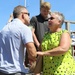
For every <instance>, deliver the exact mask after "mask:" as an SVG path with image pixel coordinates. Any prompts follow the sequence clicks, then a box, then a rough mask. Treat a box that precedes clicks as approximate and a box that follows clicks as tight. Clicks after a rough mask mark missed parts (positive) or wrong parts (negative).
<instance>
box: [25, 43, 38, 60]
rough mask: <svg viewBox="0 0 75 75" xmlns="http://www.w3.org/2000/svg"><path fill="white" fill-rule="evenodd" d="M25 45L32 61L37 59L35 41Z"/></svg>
mask: <svg viewBox="0 0 75 75" xmlns="http://www.w3.org/2000/svg"><path fill="white" fill-rule="evenodd" d="M25 46H26V49H27V53H28V58H29V59H30V60H32V61H35V60H36V56H37V54H36V48H35V46H34V43H33V42H29V43H27V44H26V45H25Z"/></svg>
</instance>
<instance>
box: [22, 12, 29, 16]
mask: <svg viewBox="0 0 75 75" xmlns="http://www.w3.org/2000/svg"><path fill="white" fill-rule="evenodd" d="M22 13H23V14H27V15H28V16H30V13H25V12H22Z"/></svg>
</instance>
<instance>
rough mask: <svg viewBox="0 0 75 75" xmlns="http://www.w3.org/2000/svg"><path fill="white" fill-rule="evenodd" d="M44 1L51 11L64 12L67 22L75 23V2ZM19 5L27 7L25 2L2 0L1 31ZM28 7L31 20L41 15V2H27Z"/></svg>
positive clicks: (74, 27) (29, 0)
mask: <svg viewBox="0 0 75 75" xmlns="http://www.w3.org/2000/svg"><path fill="white" fill-rule="evenodd" d="M44 1H47V2H50V4H51V11H59V12H62V13H63V14H64V15H65V19H66V20H70V21H75V0H44ZM17 5H24V6H25V0H0V30H1V29H2V28H3V27H4V26H5V25H6V23H7V21H8V19H9V16H10V14H11V13H12V11H13V9H14V7H15V6H17ZM26 7H27V9H28V11H29V12H30V18H31V17H32V16H35V15H38V14H39V13H40V9H39V8H40V0H27V1H26ZM63 28H64V25H63ZM70 30H73V31H74V30H75V24H71V25H70Z"/></svg>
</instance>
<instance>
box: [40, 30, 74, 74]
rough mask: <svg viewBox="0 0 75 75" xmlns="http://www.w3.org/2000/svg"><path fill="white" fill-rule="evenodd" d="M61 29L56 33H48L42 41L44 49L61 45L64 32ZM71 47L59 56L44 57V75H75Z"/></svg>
mask: <svg viewBox="0 0 75 75" xmlns="http://www.w3.org/2000/svg"><path fill="white" fill-rule="evenodd" d="M65 32H68V31H67V30H61V31H60V32H55V33H46V34H45V35H44V38H43V41H42V44H41V46H42V51H47V50H50V49H53V48H55V47H57V46H58V45H59V42H60V39H61V35H62V33H65ZM71 50H72V49H71V47H70V48H69V50H68V52H66V53H65V54H62V55H59V56H44V57H43V75H75V61H74V58H73V57H72V54H71Z"/></svg>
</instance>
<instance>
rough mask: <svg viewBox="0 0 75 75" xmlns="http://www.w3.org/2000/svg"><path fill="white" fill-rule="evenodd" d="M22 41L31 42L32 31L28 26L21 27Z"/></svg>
mask: <svg viewBox="0 0 75 75" xmlns="http://www.w3.org/2000/svg"><path fill="white" fill-rule="evenodd" d="M22 41H23V43H24V44H26V43H29V42H33V37H32V32H31V29H30V28H29V27H26V28H23V29H22Z"/></svg>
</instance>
